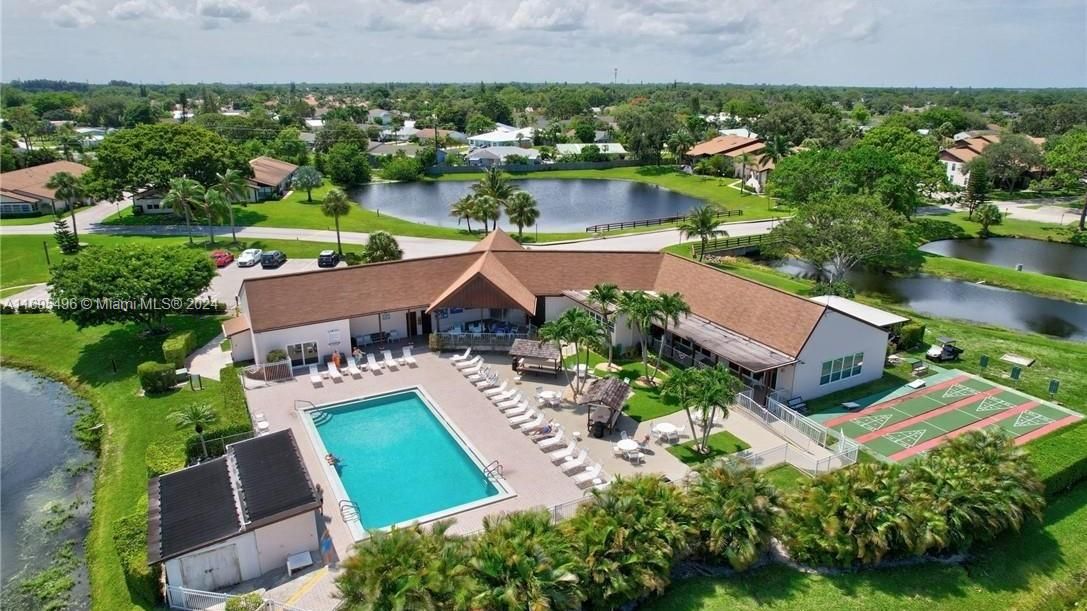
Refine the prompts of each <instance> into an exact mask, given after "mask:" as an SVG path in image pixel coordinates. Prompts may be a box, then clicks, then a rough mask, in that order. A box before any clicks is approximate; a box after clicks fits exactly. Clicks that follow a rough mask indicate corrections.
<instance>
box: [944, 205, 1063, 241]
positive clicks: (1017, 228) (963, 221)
mask: <svg viewBox="0 0 1087 611" xmlns="http://www.w3.org/2000/svg"><path fill="white" fill-rule="evenodd" d="M924 218H938V219H941V220H945V221H949V222H952V223H954V224H956V225H958V226H959V227H962V228H963V229H964V230H965V231H966V233H967V235H968V236H969V237H978V236H980V235H981V225H980V224H978V223H976V222H974V221H972V220H970V219H969V218H967V215H966V213H965V212H953V213H951V214H948V215H940V216H929V217H924ZM1073 220H1075V219H1073V218H1071V215H1069V219H1068V222H1069V223H1071V222H1072V221H1073ZM989 232H990V235H991V236H992V237H994V238H1032V239H1035V240H1048V241H1051V242H1074V241H1075V238H1076V232H1075V231H1074V228H1073V226H1072V225H1057V224H1055V223H1039V222H1037V221H1025V220H1022V219H1017V218H1015V217H1007V218H1005V219H1004V221H1003V222H1002V223H1001V224H999V225H993V226H992V227H990V228H989Z"/></svg>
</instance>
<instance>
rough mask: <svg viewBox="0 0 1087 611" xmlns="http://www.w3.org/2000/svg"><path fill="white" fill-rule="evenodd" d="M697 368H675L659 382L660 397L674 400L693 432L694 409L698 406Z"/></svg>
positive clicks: (692, 432)
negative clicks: (662, 381) (666, 377)
mask: <svg viewBox="0 0 1087 611" xmlns="http://www.w3.org/2000/svg"><path fill="white" fill-rule="evenodd" d="M700 381H701V380H700V375H699V370H698V368H696V367H688V368H685V369H677V370H675V371H673V372H672V374H671V375H669V376H668V379H667V380H665V381H664V383H663V384H661V389H660V394H661V397H662V398H664V399H666V400H668V401H672V402H674V403H675V404H676V405H679V406H680V407H682V408H683V411H684V413H686V414H687V423H688V424H689V425H690V427H691V434H694V431H695V424H694V410H695V409H697V408H698V384H699V383H700Z"/></svg>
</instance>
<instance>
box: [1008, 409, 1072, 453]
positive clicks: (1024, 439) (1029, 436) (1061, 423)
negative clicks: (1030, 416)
mask: <svg viewBox="0 0 1087 611" xmlns="http://www.w3.org/2000/svg"><path fill="white" fill-rule="evenodd" d="M1080 420H1083V416H1072V415H1069V416H1066V417H1064V418H1061V419H1060V420H1055V421H1053V422H1050V423H1049V424H1047V425H1045V426H1043V427H1040V428H1037V429H1034V430H1033V431H1030V432H1029V433H1023V434H1022V435H1020V436H1018V437H1016V438H1015V445H1017V446H1021V445H1023V444H1024V443H1028V442H1031V441H1034V440H1035V439H1038V438H1039V437H1044V436H1046V435H1048V434H1050V433H1052V432H1053V431H1055V430H1057V429H1060V428H1064V427H1066V426H1068V425H1070V424H1075V423H1076V422H1079V421H1080Z"/></svg>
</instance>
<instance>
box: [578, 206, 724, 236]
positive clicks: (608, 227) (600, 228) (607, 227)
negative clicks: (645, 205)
mask: <svg viewBox="0 0 1087 611" xmlns="http://www.w3.org/2000/svg"><path fill="white" fill-rule="evenodd" d="M743 214H744V211H743V210H720V211H718V212H717V214H715V215H714V218H716V219H723V218H727V217H730V216H743ZM687 216H688V215H686V214H683V215H680V216H662V217H660V218H655V219H638V220H635V221H622V222H619V223H602V224H600V225H589V226H588V227H586V228H585V233H603V232H605V231H619V230H621V229H634V228H636V227H654V226H656V225H668V224H671V223H678V222H680V221H682V220H683V219H685V218H687Z"/></svg>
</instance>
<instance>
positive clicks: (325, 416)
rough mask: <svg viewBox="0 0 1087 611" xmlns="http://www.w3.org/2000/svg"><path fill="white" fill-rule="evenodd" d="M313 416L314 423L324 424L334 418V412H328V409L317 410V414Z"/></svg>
mask: <svg viewBox="0 0 1087 611" xmlns="http://www.w3.org/2000/svg"><path fill="white" fill-rule="evenodd" d="M312 417H313V423H314V424H317V425H320V424H324V423H326V422H328V421H329V420H332V414H330V413H328V412H326V411H320V412H317V413H316V414H313V416H312Z"/></svg>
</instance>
